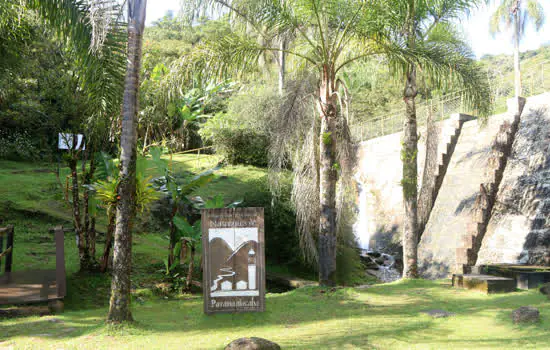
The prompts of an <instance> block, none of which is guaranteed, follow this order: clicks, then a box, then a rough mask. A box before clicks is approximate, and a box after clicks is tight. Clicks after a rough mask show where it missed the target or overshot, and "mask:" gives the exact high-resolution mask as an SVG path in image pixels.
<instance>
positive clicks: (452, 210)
mask: <svg viewBox="0 0 550 350" xmlns="http://www.w3.org/2000/svg"><path fill="white" fill-rule="evenodd" d="M516 108H517V107H516ZM515 114H518V113H514V111H513V110H511V111H509V112H508V113H504V114H501V115H495V116H491V117H489V118H488V120H487V123H486V124H485V125H482V123H481V122H480V121H478V120H468V119H470V118H467V119H462V121H461V123H457V122H458V121H459V120H460V116H455V117H454V118H451V119H448V120H446V121H444V122H441V123H440V124H439V129H440V133H439V134H440V140H439V150H440V153H441V155H440V158H441V159H440V169H439V173H440V174H441V176H440V177H441V179H440V181H441V187H440V190H439V192H438V194H437V197H436V200H435V203H434V206H433V210H432V212H431V215H430V217H429V220H428V222H427V224H426V227H425V230H424V233H423V234H422V237H421V241H420V244H419V265H420V270H421V273H422V275H423V276H424V277H428V278H442V277H446V276H448V275H449V274H451V273H454V272H462V271H460V269H461V267H462V265H466V264H469V265H472V264H476V263H477V264H480V263H530V264H546V265H550V256H549V255H548V254H549V253H548V252H549V249H550V94H543V95H539V96H535V97H532V98H529V99H527V103H526V105H525V107H524V109H523V113H522V114H521V118H520V119H518V121H519V124H518V125H517V132H513V133H512V132H511V131H510V130H508V129H510V125H513V123H514V117H515ZM518 117H519V115H518ZM506 128H508V129H506ZM506 130H508V131H506ZM419 132H420V133H421V136H423V135H422V134H424V133H425V131H424V130H422V129H419ZM452 135H455V137H454V138H453V137H452ZM502 135H504V136H505V137H507V140H508V141H509V142H510V148H511V149H510V151H509V153H510V154H509V155H503V154H500V156H499V157H500V158H503V159H504V161H503V160H502V159H499V157H497V160H499V163H498V165H500V166H501V167H502V169H501V170H500V172H499V171H497V175H500V177H499V179H498V180H499V181H498V185H497V186H496V188H494V189H493V192H494V196H493V197H495V198H494V200H493V202H491V206H490V207H489V208H487V209H486V210H485V212H481V214H479V215H478V211H479V210H478V207H477V206H479V203H478V202H479V201H480V191H482V192H483V189H484V188H485V187H484V186H483V185H484V184H486V183H487V182H491V181H488V180H487V179H488V178H491V179H493V178H494V176H495V175H492V174H493V172H492V171H491V170H492V167H493V166H494V164H493V163H494V158H495V152H496V151H495V146H494V145H495V142H496V141H495V140H497V136H498V137H502ZM510 137H512V138H511V139H510ZM450 146H452V147H450ZM400 149H401V134H400V133H399V134H392V135H387V136H384V137H380V138H377V139H372V140H369V141H366V142H363V143H361V144H360V145H359V150H358V152H359V157H358V159H359V164H358V167H357V173H356V179H357V181H358V183H359V188H360V194H359V200H358V207H359V215H358V221H357V223H356V225H355V232H356V236H357V237H358V239H359V241H360V244H361V246H362V248H364V249H373V250H380V251H382V252H387V253H390V254H391V253H393V254H395V253H398V252H399V247H400V241H401V233H402V222H403V204H402V189H401V185H400V181H401V176H402V169H401V167H402V164H401V160H400ZM449 150H450V151H449ZM425 152H426V147H425V138H424V137H421V142H420V144H419V154H418V160H419V182H420V179H422V172H423V168H424V164H423V163H424V158H425ZM497 153H498V152H497ZM441 163H446V164H441ZM443 165H445V167H443ZM442 168H443V171H441V169H442ZM488 174H490V175H488ZM480 188H481V189H480ZM476 205H477V206H476ZM487 211H488V212H487ZM480 215H481V216H482V217H483V219H486V221H487V224H485V225H484V224H480V223H479V220H477V218H478V217H479V216H480ZM478 231H479V232H482V233H483V234H478V235H477V236H476V234H473V236H472V232H476V233H477V232H478ZM476 239H477V240H478V241H479V243H478V244H476V243H475V242H476Z"/></svg>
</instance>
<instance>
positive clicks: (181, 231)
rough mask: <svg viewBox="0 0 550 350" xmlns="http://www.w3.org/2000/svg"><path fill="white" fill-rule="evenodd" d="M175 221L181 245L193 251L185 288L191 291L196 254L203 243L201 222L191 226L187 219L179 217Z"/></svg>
mask: <svg viewBox="0 0 550 350" xmlns="http://www.w3.org/2000/svg"><path fill="white" fill-rule="evenodd" d="M173 221H174V225H175V227H176V229H177V234H178V236H179V240H180V242H182V243H181V244H182V245H183V244H185V245H186V246H187V247H189V249H190V251H191V254H190V256H189V267H188V270H187V279H186V281H185V288H186V289H187V290H190V289H191V283H192V281H193V269H194V268H195V252H196V249H197V247H198V246H199V244H200V242H201V236H202V230H201V220H197V221H195V223H194V224H193V225H191V224H190V223H189V222H188V221H187V219H185V218H183V217H181V216H179V215H178V216H175V217H174V219H173ZM182 248H183V247H182Z"/></svg>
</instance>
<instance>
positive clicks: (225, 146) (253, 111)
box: [199, 88, 281, 167]
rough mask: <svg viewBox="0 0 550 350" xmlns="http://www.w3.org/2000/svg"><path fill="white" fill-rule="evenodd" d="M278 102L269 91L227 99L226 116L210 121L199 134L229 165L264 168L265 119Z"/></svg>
mask: <svg viewBox="0 0 550 350" xmlns="http://www.w3.org/2000/svg"><path fill="white" fill-rule="evenodd" d="M280 100H281V99H280V97H279V96H278V95H277V92H276V91H275V90H273V89H271V88H258V89H253V90H251V91H247V92H243V93H240V94H239V95H236V96H235V97H233V98H232V99H231V101H230V103H229V106H228V111H227V113H218V114H217V115H215V116H214V117H212V118H210V119H209V120H208V121H207V122H206V123H205V124H204V125H203V126H202V127H201V130H200V131H199V133H200V135H201V137H202V139H203V141H204V142H206V143H207V144H211V145H213V146H214V149H215V150H216V152H217V153H218V154H222V155H223V156H225V157H226V160H227V162H229V163H230V164H247V165H255V166H261V167H264V166H267V164H268V148H269V137H268V125H269V119H270V118H271V117H272V116H273V115H274V111H275V110H276V109H277V108H279V103H280Z"/></svg>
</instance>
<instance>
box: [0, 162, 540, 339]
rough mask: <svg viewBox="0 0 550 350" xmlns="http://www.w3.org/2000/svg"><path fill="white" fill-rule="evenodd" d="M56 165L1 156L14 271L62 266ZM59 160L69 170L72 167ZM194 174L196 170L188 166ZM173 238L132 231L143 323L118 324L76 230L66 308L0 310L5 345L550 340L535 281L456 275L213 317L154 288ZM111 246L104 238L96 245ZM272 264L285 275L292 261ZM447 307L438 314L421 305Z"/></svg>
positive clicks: (238, 183) (223, 184) (235, 180)
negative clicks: (457, 280) (525, 310)
mask: <svg viewBox="0 0 550 350" xmlns="http://www.w3.org/2000/svg"><path fill="white" fill-rule="evenodd" d="M218 160H219V159H217V158H216V157H212V156H206V157H203V158H198V159H197V157H196V156H175V157H174V158H173V166H174V169H175V170H176V171H177V172H190V173H197V172H201V171H203V170H205V169H209V168H211V167H212V166H214V165H215V164H216V163H217V161H218ZM52 170H54V166H52V165H49V164H29V163H16V162H5V161H0V220H2V221H3V222H2V223H1V224H0V225H1V226H3V225H5V224H15V226H16V235H15V249H14V270H24V269H33V268H53V267H54V266H55V258H54V249H55V248H54V244H53V237H52V235H51V234H50V233H49V232H48V230H49V228H50V227H53V226H55V225H59V224H64V225H67V226H69V227H70V226H72V224H71V222H70V220H71V219H70V217H71V216H70V208H69V206H68V205H66V204H64V203H63V195H62V191H61V190H60V188H59V186H58V185H57V181H56V177H55V174H54V173H53V172H52ZM66 171H67V170H66V169H63V170H62V178H63V176H65V175H64V174H66ZM189 175H190V174H189ZM218 175H220V176H219V177H218V178H217V179H216V180H215V181H214V182H213V183H212V184H210V185H209V186H208V187H206V188H204V189H201V190H200V191H199V192H198V193H197V194H200V195H201V196H203V197H210V196H213V195H215V194H218V193H221V194H223V195H224V197H225V198H226V199H228V200H233V199H239V198H243V196H245V197H246V196H247V193H253V192H254V191H257V190H258V188H260V187H262V186H265V178H266V176H267V174H266V171H265V170H264V169H258V168H254V167H245V166H235V167H225V168H223V169H221V170H220V171H219V172H218ZM167 245H168V241H167V238H166V234H165V233H163V232H140V233H136V234H135V235H134V242H133V260H134V270H133V272H134V274H133V277H132V284H133V288H134V301H133V306H132V308H133V314H134V317H135V319H136V323H135V324H134V325H132V326H128V327H112V326H107V325H105V323H104V319H105V316H106V313H107V307H108V300H109V291H110V290H109V288H110V277H109V275H100V274H98V275H85V274H84V275H83V274H80V273H77V270H78V254H77V249H76V246H75V240H74V237H73V235H72V234H69V233H68V234H67V235H66V239H65V252H66V266H67V271H68V276H67V283H68V295H67V297H66V299H65V306H66V311H65V313H64V314H62V315H57V316H45V317H38V316H36V317H24V318H17V319H0V349H3V348H6V349H24V348H29V349H32V348H35V349H48V348H52V349H60V348H62V349H70V348H82V349H111V348H112V349H125V348H126V349H166V348H174V349H176V348H177V349H222V348H223V347H224V345H226V344H227V343H229V342H230V341H231V340H233V339H236V338H239V337H243V336H259V337H264V338H268V339H271V340H273V341H275V342H277V343H279V344H280V345H281V346H282V347H283V348H285V349H370V348H373V349H400V348H403V349H411V348H419V349H456V348H460V349H468V348H469V349H479V348H494V349H508V348H539V349H543V348H550V346H549V345H547V344H549V339H550V301H549V300H548V299H547V298H546V297H544V296H543V295H541V294H539V293H538V291H530V292H517V293H512V294H505V295H492V296H487V295H482V294H479V293H476V292H469V291H463V290H454V289H452V288H451V287H450V286H449V282H448V281H439V282H432V281H406V282H398V283H393V284H387V285H373V286H372V287H370V288H365V289H354V288H342V289H337V290H334V291H331V290H325V289H321V288H317V287H312V288H304V289H300V290H294V291H291V292H287V293H281V294H268V296H267V311H266V312H265V313H262V314H237V315H228V314H224V315H214V316H206V315H204V314H203V313H202V299H201V297H200V295H199V294H195V295H190V294H189V295H182V296H179V297H177V298H175V297H171V298H166V297H164V296H157V295H154V294H153V293H152V292H151V290H150V288H151V286H153V285H154V284H155V283H156V282H160V281H162V279H163V272H162V267H163V263H162V259H163V258H164V257H165V255H166V248H167ZM101 249H102V245H101V244H98V251H101ZM272 269H273V270H274V271H277V272H282V273H285V272H286V273H288V272H289V271H288V269H287V268H286V267H284V266H275V267H272ZM524 305H531V306H535V307H538V308H539V309H540V311H541V316H542V322H541V323H538V324H534V325H521V326H519V325H513V324H512V322H511V319H510V313H511V311H512V310H513V309H514V308H517V307H519V306H524ZM430 309H443V310H446V311H448V312H452V313H455V315H454V316H453V317H450V318H442V319H433V318H431V317H430V316H428V315H426V314H423V313H422V311H424V310H430Z"/></svg>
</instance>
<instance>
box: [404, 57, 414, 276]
mask: <svg viewBox="0 0 550 350" xmlns="http://www.w3.org/2000/svg"><path fill="white" fill-rule="evenodd" d="M416 94H417V86H416V67H414V66H411V67H410V69H409V72H408V74H407V85H406V87H405V91H404V94H403V95H404V101H405V105H406V115H405V125H404V132H403V150H402V152H401V160H402V162H403V180H402V182H401V185H402V187H403V204H404V208H405V223H404V231H403V265H404V268H403V277H404V278H416V277H418V164H417V155H418V135H417V126H416V106H415V97H416Z"/></svg>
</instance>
